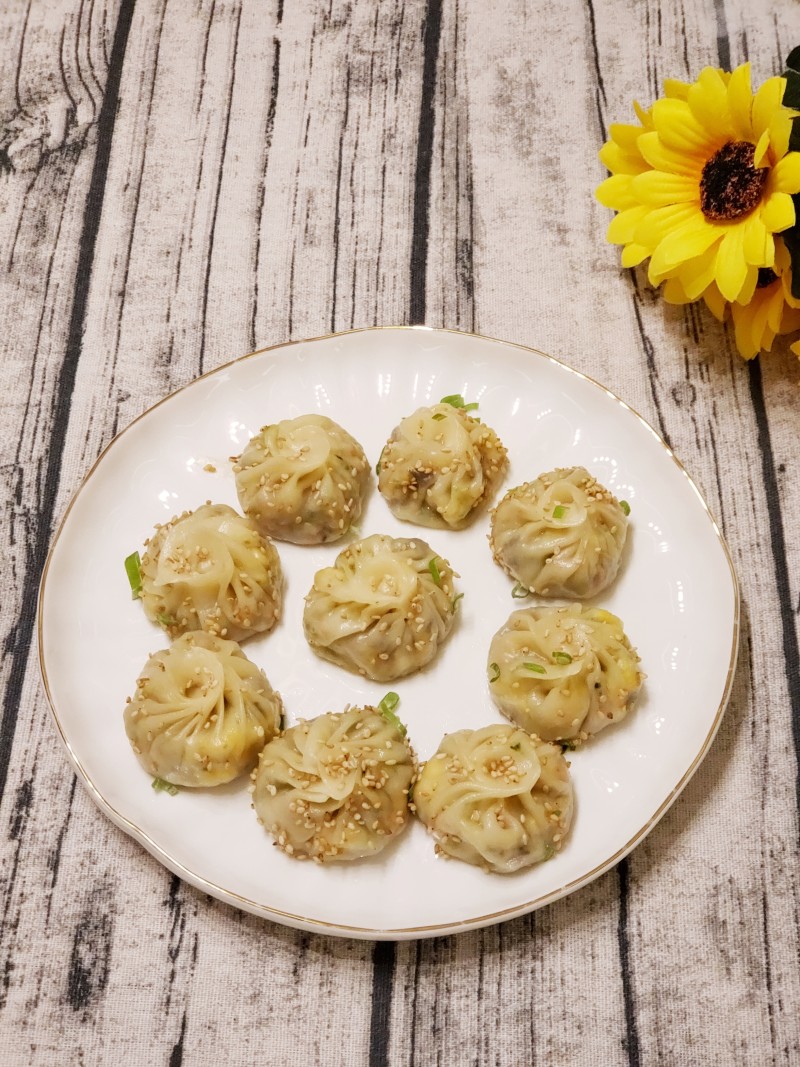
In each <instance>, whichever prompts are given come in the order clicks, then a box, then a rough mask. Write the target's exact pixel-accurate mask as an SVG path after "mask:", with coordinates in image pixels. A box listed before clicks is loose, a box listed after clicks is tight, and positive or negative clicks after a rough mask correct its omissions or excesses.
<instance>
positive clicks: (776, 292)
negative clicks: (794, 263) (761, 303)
mask: <svg viewBox="0 0 800 1067" xmlns="http://www.w3.org/2000/svg"><path fill="white" fill-rule="evenodd" d="M770 289H771V292H770V293H769V295H768V297H767V300H766V304H767V324H768V326H769V328H770V329H771V330H772V332H773V333H780V332H781V326H782V324H783V312H784V308H785V307H786V304H785V303H784V299H783V290H782V289H781V286H780V282H773V283H772V285H771V286H770Z"/></svg>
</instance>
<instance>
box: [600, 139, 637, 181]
mask: <svg viewBox="0 0 800 1067" xmlns="http://www.w3.org/2000/svg"><path fill="white" fill-rule="evenodd" d="M598 156H599V157H600V162H601V163H602V164H603V165H604V166H605V167H606V168H607V169H608V170H610V171H611V173H612V174H640V173H641V172H642V171H643V170H647V164H646V163H645V161H644V160H643V159H642V157H641V156H640V155H639V154H638V152H637V153H636V154H635V155H632V154H631V153H630V152H625V151H624V150H623V149H622V148H620V146H619V145H618V144H614V142H613V141H606V143H605V144H604V145H603V147H602V148H601V149H600V151H599V152H598Z"/></svg>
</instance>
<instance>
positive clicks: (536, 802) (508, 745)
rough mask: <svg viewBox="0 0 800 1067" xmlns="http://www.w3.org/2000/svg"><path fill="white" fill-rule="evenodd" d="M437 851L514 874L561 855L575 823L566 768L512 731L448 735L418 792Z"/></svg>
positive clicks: (552, 748)
mask: <svg viewBox="0 0 800 1067" xmlns="http://www.w3.org/2000/svg"><path fill="white" fill-rule="evenodd" d="M414 807H415V809H416V812H417V815H418V816H419V818H420V819H421V820H422V821H423V823H424V824H425V825H426V826H427V828H428V830H429V832H430V833H431V834H432V835H433V837H434V839H435V841H436V845H437V849H436V850H437V852H444V853H446V854H447V855H448V856H453V857H455V858H456V859H459V860H464V861H465V862H466V863H474V864H475V865H476V866H479V867H485V868H486V869H487V870H490V871H495V872H496V873H497V874H511V873H512V872H514V871H519V870H521V869H522V868H523V867H530V866H531V865H532V864H534V863H540V862H541V861H542V860H548V859H550V858H551V857H552V856H553V855H555V853H556V852H558V851H559V850H560V849H561V847H562V845H563V843H564V838H565V837H566V835H567V833H568V832H569V828H570V824H571V822H572V807H573V798H572V783H571V781H570V777H569V766H568V764H567V761H566V760H565V759H564V756H563V755H562V753H561V750H560V749H559V748H558V747H557V746H556V745H551V744H548V743H547V742H545V741H540V740H539V738H538V737H532V736H531V735H530V734H528V733H526V732H525V731H524V730H518V729H515V728H514V727H513V726H485V727H483V729H481V730H458V731H457V732H456V733H453V734H447V735H446V736H445V737H444V738H443V740H442V743H441V745H440V746H439V750H438V752H437V753H436V755H435V756H434V757H433V758H432V759H429V760H428V762H427V763H426V764H425V766H424V767H423V768H422V770H421V771H420V774H419V779H418V781H417V784H416V785H415V787H414Z"/></svg>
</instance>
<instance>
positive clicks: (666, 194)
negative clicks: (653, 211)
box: [631, 170, 700, 207]
mask: <svg viewBox="0 0 800 1067" xmlns="http://www.w3.org/2000/svg"><path fill="white" fill-rule="evenodd" d="M631 192H632V193H633V195H634V196H635V197H636V199H637V200H639V201H640V202H641V203H643V204H652V205H653V206H654V207H661V206H664V205H666V204H685V203H688V202H689V201H692V200H693V201H695V202H696V203H698V204H699V202H700V195H699V188H698V185H697V182H694V181H692V179H691V178H686V177H684V176H683V175H681V174H668V173H666V172H665V171H662V170H647V171H645V172H644V174H637V175H636V177H635V178H634V179H633V180H632V182H631Z"/></svg>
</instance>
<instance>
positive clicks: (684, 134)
mask: <svg viewBox="0 0 800 1067" xmlns="http://www.w3.org/2000/svg"><path fill="white" fill-rule="evenodd" d="M653 123H654V125H655V128H656V130H657V131H658V135H659V137H660V138H661V140H662V141H663V142H664V144H665V145H666V146H667V148H674V149H675V150H676V151H678V152H685V153H686V154H688V155H690V156H694V157H695V158H696V159H700V160H702V161H703V162H705V161H706V160H708V159H710V158H711V156H713V154H714V152H716V150H717V149H718V148H721V147H722V145H723V144H724V143H725V142H726V141H727V137H726V136H722V137H709V135H708V134H707V133H706V131H705V130H704V128H703V127H702V126H701V125H700V123H699V122H698V121H697V119H696V118H695V117H694V115H693V114H692V112H691V110H690V108H689V105H688V104H687V103H686V101H685V100H656V102H655V104H653Z"/></svg>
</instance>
